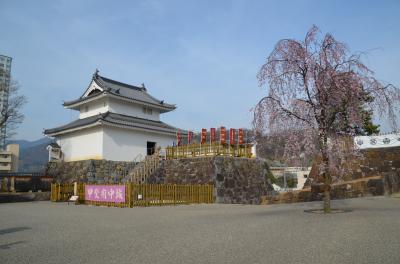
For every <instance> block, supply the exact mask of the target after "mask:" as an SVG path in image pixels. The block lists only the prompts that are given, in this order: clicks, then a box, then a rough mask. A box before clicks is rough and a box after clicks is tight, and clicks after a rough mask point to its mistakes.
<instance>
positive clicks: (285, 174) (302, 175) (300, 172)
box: [270, 167, 311, 191]
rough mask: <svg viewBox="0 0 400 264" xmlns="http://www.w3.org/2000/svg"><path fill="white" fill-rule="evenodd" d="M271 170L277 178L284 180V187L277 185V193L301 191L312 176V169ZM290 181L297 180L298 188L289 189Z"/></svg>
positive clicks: (279, 168)
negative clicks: (287, 185) (288, 182)
mask: <svg viewBox="0 0 400 264" xmlns="http://www.w3.org/2000/svg"><path fill="white" fill-rule="evenodd" d="M270 170H271V172H272V174H273V175H274V177H275V178H277V179H278V178H282V179H283V186H278V185H276V184H275V186H273V187H274V189H275V191H282V190H287V189H290V190H301V189H303V187H304V184H305V183H306V180H307V179H308V176H309V175H310V171H311V167H270ZM289 179H292V180H293V179H296V181H295V183H296V187H294V188H287V187H286V186H285V185H286V182H287V181H288V180H289Z"/></svg>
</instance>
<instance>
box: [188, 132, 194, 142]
mask: <svg viewBox="0 0 400 264" xmlns="http://www.w3.org/2000/svg"><path fill="white" fill-rule="evenodd" d="M192 139H193V132H192V131H188V144H190V142H192Z"/></svg>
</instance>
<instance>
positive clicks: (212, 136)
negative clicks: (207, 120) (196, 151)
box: [210, 127, 216, 143]
mask: <svg viewBox="0 0 400 264" xmlns="http://www.w3.org/2000/svg"><path fill="white" fill-rule="evenodd" d="M215 132H216V131H215V128H214V127H212V128H210V141H211V143H212V142H215V140H216V133H215Z"/></svg>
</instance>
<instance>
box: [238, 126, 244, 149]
mask: <svg viewBox="0 0 400 264" xmlns="http://www.w3.org/2000/svg"><path fill="white" fill-rule="evenodd" d="M243 144H244V129H243V128H239V145H243Z"/></svg>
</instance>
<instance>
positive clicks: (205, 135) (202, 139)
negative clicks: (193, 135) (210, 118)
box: [201, 128, 207, 144]
mask: <svg viewBox="0 0 400 264" xmlns="http://www.w3.org/2000/svg"><path fill="white" fill-rule="evenodd" d="M206 138H207V129H205V128H202V129H201V144H204V143H206Z"/></svg>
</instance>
